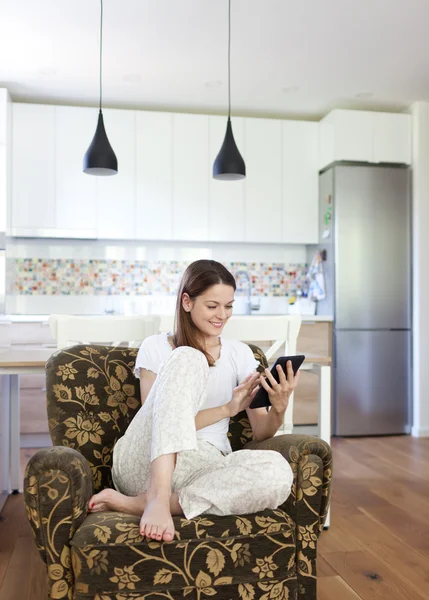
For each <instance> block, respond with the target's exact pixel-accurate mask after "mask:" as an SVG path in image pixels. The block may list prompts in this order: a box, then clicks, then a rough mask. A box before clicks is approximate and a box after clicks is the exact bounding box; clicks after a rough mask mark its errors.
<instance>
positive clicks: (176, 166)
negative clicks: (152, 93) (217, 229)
mask: <svg viewBox="0 0 429 600" xmlns="http://www.w3.org/2000/svg"><path fill="white" fill-rule="evenodd" d="M208 163H209V118H208V116H206V115H181V114H175V115H173V239H175V240H189V241H191V240H194V241H200V240H201V241H202V240H204V241H205V240H208V239H209V238H208V236H209V227H208V224H209V210H208V205H209V180H208V176H207V165H208Z"/></svg>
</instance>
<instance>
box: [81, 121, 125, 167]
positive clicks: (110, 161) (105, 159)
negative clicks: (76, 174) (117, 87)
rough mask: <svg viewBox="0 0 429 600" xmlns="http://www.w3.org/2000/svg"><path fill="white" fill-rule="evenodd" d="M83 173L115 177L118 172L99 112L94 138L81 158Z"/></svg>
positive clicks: (114, 155) (116, 160)
mask: <svg viewBox="0 0 429 600" xmlns="http://www.w3.org/2000/svg"><path fill="white" fill-rule="evenodd" d="M83 172H84V173H87V174H88V175H116V174H117V172H118V159H117V158H116V154H115V153H114V152H113V148H112V146H111V145H110V142H109V139H108V137H107V134H106V130H105V129H104V121H103V113H102V112H101V110H100V112H99V113H98V123H97V129H96V130H95V134H94V137H93V138H92V142H91V144H90V145H89V148H88V150H87V151H86V153H85V156H84V157H83Z"/></svg>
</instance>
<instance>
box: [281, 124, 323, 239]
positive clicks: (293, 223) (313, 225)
mask: <svg viewBox="0 0 429 600" xmlns="http://www.w3.org/2000/svg"><path fill="white" fill-rule="evenodd" d="M282 127H283V169H282V176H283V241H284V242H285V243H286V244H317V243H318V239H319V227H318V214H319V210H318V207H319V172H318V137H319V136H318V133H319V127H318V123H316V122H314V123H312V122H309V121H283V124H282Z"/></svg>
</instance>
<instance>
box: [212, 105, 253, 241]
mask: <svg viewBox="0 0 429 600" xmlns="http://www.w3.org/2000/svg"><path fill="white" fill-rule="evenodd" d="M244 121H245V120H244V119H242V118H237V117H234V118H233V119H232V130H233V134H234V139H235V143H236V144H237V147H238V149H239V151H240V153H241V154H242V155H243V158H244V161H245V162H246V157H245V156H244V152H245V145H244ZM226 123H227V119H226V117H209V160H208V163H207V166H206V168H207V177H208V181H209V240H210V241H211V242H244V215H245V210H244V202H245V200H244V187H245V180H244V179H240V180H237V181H220V180H219V179H213V163H214V161H215V159H216V157H217V155H218V153H219V150H220V148H221V146H222V144H223V140H224V138H225V132H226Z"/></svg>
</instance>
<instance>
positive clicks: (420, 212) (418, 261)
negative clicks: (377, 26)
mask: <svg viewBox="0 0 429 600" xmlns="http://www.w3.org/2000/svg"><path fill="white" fill-rule="evenodd" d="M411 114H412V117H413V164H412V166H413V353H414V359H413V361H414V372H413V386H414V392H413V395H414V402H413V410H414V420H413V428H412V434H413V435H414V436H429V303H428V298H429V233H428V227H429V103H427V102H416V103H415V104H413V105H412V106H411Z"/></svg>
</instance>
